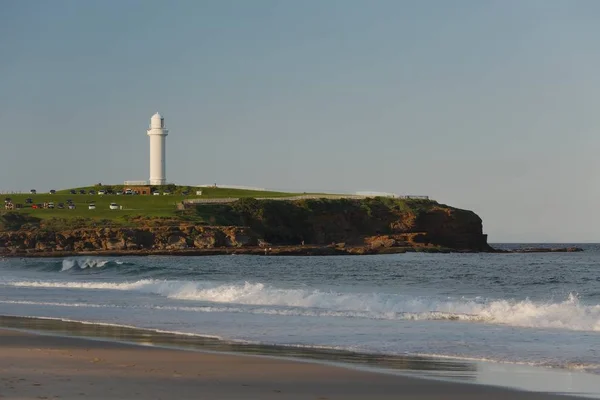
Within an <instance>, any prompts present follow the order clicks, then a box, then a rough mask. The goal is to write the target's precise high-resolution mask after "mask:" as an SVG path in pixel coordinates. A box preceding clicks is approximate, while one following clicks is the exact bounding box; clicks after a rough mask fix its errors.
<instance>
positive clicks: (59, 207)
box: [56, 203, 65, 210]
mask: <svg viewBox="0 0 600 400" xmlns="http://www.w3.org/2000/svg"><path fill="white" fill-rule="evenodd" d="M56 208H58V209H59V210H62V209H63V208H65V205H64V203H58V204H57V205H56Z"/></svg>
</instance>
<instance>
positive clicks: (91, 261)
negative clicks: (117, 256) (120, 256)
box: [60, 258, 123, 272]
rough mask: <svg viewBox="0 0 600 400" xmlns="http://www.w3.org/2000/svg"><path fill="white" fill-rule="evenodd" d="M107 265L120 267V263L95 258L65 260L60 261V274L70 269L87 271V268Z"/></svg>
mask: <svg viewBox="0 0 600 400" xmlns="http://www.w3.org/2000/svg"><path fill="white" fill-rule="evenodd" d="M109 263H113V265H122V264H123V262H122V261H109V260H99V259H95V258H83V259H66V260H63V261H62V268H61V269H60V271H61V272H64V271H69V270H72V269H80V270H82V269H88V268H103V267H104V266H106V265H107V264H109Z"/></svg>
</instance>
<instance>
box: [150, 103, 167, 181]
mask: <svg viewBox="0 0 600 400" xmlns="http://www.w3.org/2000/svg"><path fill="white" fill-rule="evenodd" d="M168 134H169V130H168V129H166V125H165V119H164V118H163V117H162V116H161V115H160V114H159V113H158V112H157V113H156V114H154V115H153V116H152V118H150V129H148V136H150V184H151V185H164V184H166V183H167V165H166V164H167V157H166V147H167V143H166V142H167V135H168Z"/></svg>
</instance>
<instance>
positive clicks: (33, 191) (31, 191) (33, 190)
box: [29, 189, 37, 194]
mask: <svg viewBox="0 0 600 400" xmlns="http://www.w3.org/2000/svg"><path fill="white" fill-rule="evenodd" d="M29 193H31V194H37V191H36V190H35V189H31V190H30V191H29Z"/></svg>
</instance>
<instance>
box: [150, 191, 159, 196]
mask: <svg viewBox="0 0 600 400" xmlns="http://www.w3.org/2000/svg"><path fill="white" fill-rule="evenodd" d="M152 195H153V196H160V192H159V191H158V190H157V191H156V192H154V193H152Z"/></svg>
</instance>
